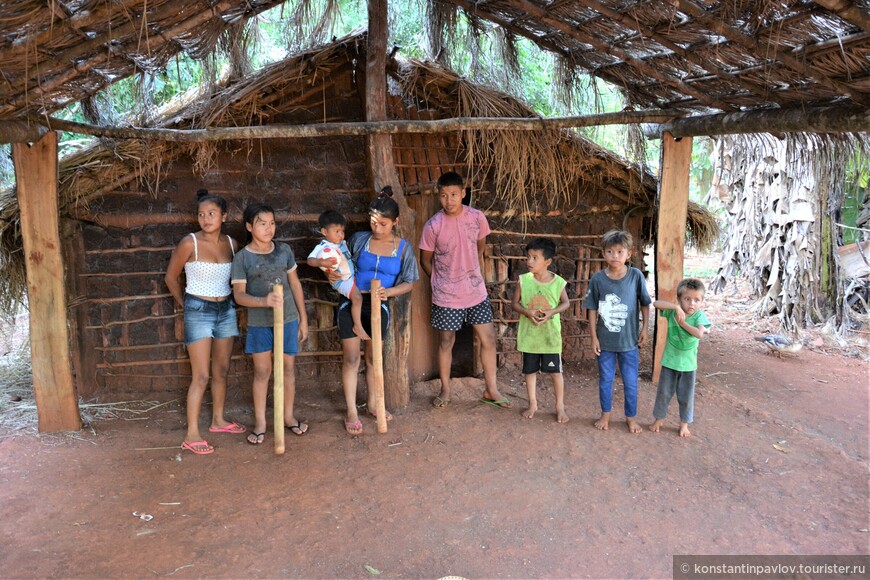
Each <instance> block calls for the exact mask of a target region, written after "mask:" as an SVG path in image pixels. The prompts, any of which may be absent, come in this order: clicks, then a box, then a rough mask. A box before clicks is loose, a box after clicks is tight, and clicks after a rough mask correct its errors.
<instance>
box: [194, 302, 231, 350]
mask: <svg viewBox="0 0 870 580" xmlns="http://www.w3.org/2000/svg"><path fill="white" fill-rule="evenodd" d="M238 335H239V325H238V322H237V321H236V306H235V304H233V300H232V298H227V299H226V300H224V301H223V302H212V301H211V300H203V299H202V298H198V297H196V296H193V295H191V294H185V295H184V345H185V346H190V345H191V344H193V343H194V342H196V341H198V340H202V339H203V338H232V337H234V336H238Z"/></svg>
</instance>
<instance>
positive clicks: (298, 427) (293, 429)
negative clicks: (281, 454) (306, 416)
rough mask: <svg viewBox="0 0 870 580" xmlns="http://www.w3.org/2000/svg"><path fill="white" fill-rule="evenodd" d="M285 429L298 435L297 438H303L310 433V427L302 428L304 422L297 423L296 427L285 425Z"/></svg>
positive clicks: (306, 425)
mask: <svg viewBox="0 0 870 580" xmlns="http://www.w3.org/2000/svg"><path fill="white" fill-rule="evenodd" d="M284 428H285V429H290V432H291V433H293V434H294V435H296V436H297V437H302V436H303V435H305V434H306V433H308V429H309V425H308V423H306V424H305V429H303V428H302V421H297V422H296V424H295V425H284Z"/></svg>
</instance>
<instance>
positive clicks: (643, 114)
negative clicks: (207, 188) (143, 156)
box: [0, 110, 677, 143]
mask: <svg viewBox="0 0 870 580" xmlns="http://www.w3.org/2000/svg"><path fill="white" fill-rule="evenodd" d="M676 117H677V115H675V114H674V113H673V112H670V111H655V110H653V111H619V112H616V113H599V114H597V115H578V116H573V117H552V118H546V119H545V118H540V117H533V118H522V117H458V118H449V119H435V120H431V121H418V120H412V121H408V120H384V121H355V122H339V123H310V124H303V125H284V124H274V125H256V126H252V127H212V128H208V129H166V128H152V127H146V128H140V127H103V126H96V125H89V124H87V123H76V122H74V121H66V120H63V119H57V118H54V117H45V116H42V115H34V116H33V117H31V118H30V119H29V122H30V123H31V124H36V125H44V126H47V127H48V128H49V129H50V130H52V131H67V132H70V133H78V134H80V135H93V136H94V137H109V138H112V139H150V140H154V141H167V142H173V143H204V142H209V141H238V140H245V139H281V138H290V137H293V138H308V137H333V136H348V135H375V134H395V133H422V134H433V133H453V132H456V131H467V130H485V129H501V130H507V131H541V130H548V129H549V130H555V129H568V128H573V127H596V126H600V125H637V124H642V123H665V122H667V121H670V120H672V119H674V118H676ZM7 123H10V122H9V121H0V134H2V132H3V129H4V127H5V126H6V124H7Z"/></svg>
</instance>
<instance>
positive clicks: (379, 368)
mask: <svg viewBox="0 0 870 580" xmlns="http://www.w3.org/2000/svg"><path fill="white" fill-rule="evenodd" d="M380 288H381V281H380V280H378V279H375V280H372V292H371V299H372V378H374V383H375V384H373V385H368V388H369V389H373V390H374V393H375V397H374V399H375V408H374V409H369V410H370V411H373V412H374V413H375V415H376V416H377V420H378V433H386V432H387V407H386V405H385V404H384V337H383V336H382V335H381V299H380V298H378V296H377V293H378V290H379V289H380Z"/></svg>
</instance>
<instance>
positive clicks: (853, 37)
mask: <svg viewBox="0 0 870 580" xmlns="http://www.w3.org/2000/svg"><path fill="white" fill-rule="evenodd" d="M868 40H870V33H867V32H858V33H856V34H850V35H849V36H844V37H841V38H831V39H829V40H824V41H822V42H818V43H815V44H805V45H803V46H798V47H796V48H794V49H793V50H792V54H794V55H796V56H800V57H802V58H806V57H816V56H820V55H823V54H826V53H828V52H832V51H837V52H839V51H841V50H843V49H846V48H848V47H849V46H850V45H852V44H858V43H861V42H866V41H868ZM725 42H728V41H725ZM722 44H724V43H710V44H698V45H692V46H689V47H688V48H687V49H686V50H687V51H688V52H692V53H694V52H697V51H700V50H710V49H715V48H717V47H718V46H721V45H722ZM671 56H672V53H661V52H660V53H656V54H652V55H649V56H644V57H639V58H641V59H642V60H644V61H646V62H650V61H654V60H658V59H660V58H668V57H671ZM678 56H681V55H678ZM622 65H623V63H621V62H618V63H614V64H609V65H605V66H603V67H600V68H599V69H598V71H604V70H607V69H610V68H617V67H619V66H622ZM767 66H769V65H768V64H767V63H764V64H753V65H750V66H747V67H743V68H738V69H733V70H731V71H728V74H730V75H732V76H734V77H740V76H742V75H745V74H748V73H752V72H757V71H759V70H764V69H765V68H766V67H767ZM712 76H714V75H713V74H712V73H711V74H710V75H703V76H701V77H699V76H688V77H684V78H683V82H686V83H692V82H697V81H698V80H708V79H710V78H711V77H712ZM716 76H718V75H716ZM650 84H654V83H650ZM639 86H641V87H643V86H648V85H639ZM633 88H636V87H633Z"/></svg>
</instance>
